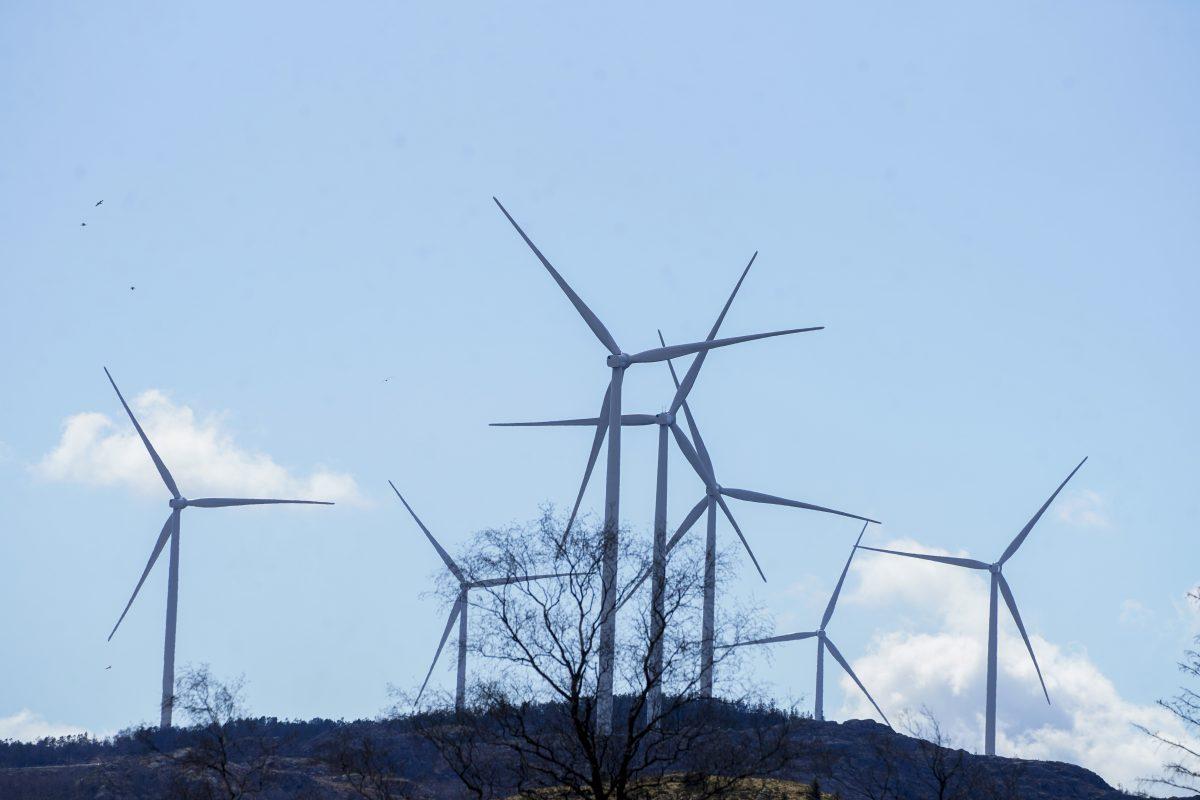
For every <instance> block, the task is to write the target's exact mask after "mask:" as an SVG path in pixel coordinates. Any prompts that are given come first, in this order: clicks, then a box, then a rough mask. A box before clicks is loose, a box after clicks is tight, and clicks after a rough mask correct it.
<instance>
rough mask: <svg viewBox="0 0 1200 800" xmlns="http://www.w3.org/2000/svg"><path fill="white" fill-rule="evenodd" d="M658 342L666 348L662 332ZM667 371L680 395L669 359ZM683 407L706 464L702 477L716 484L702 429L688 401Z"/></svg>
mask: <svg viewBox="0 0 1200 800" xmlns="http://www.w3.org/2000/svg"><path fill="white" fill-rule="evenodd" d="M658 340H659V341H660V342H662V344H663V347H666V345H667V342H666V340H665V339H663V335H662V331H661V330H660V331H659V332H658ZM667 369H669V370H671V380H672V381H674V382H675V393H676V394H678V393H679V391H680V389H681V388H682V387H681V384H680V383H679V376H678V375H676V374H675V365H674V364H672V363H671V359H667ZM682 405H683V414H684V417H685V418H686V419H687V425H688V430H690V431H691V432H692V439H694V440H695V443H696V452H697V454H698V455H699V456H700V460H701V461H702V462H703V464H704V469H705V470H706V471H707V472H708V477H707V478H705V477H704V475H703V474H701V476H700V477H701V478H702V479H703V480H704V482H705V483H706V484H709V485H711V484H713V483H716V480H717V478H716V470H714V469H713V465H712V458H711V457H709V455H708V448H707V447H705V446H704V437H702V436H701V435H700V429H699V428H698V427H696V419H695V417H693V416H692V409H691V407H690V406H688V404H687V402H686V401H685V402H684V403H683V404H682Z"/></svg>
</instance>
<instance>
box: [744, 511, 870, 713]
mask: <svg viewBox="0 0 1200 800" xmlns="http://www.w3.org/2000/svg"><path fill="white" fill-rule="evenodd" d="M867 524H868V523H865V522H864V523H863V531H864V532H865V531H866V530H867ZM862 537H863V535H862V532H860V533H859V534H858V541H856V542H855V543H854V547H853V548H851V550H850V557H849V558H847V559H846V566H845V567H843V568H842V574H841V577H839V578H838V582H837V586H835V587H834V589H833V595H831V596H830V598H829V604H828V605H827V606H825V613H824V614H823V615H822V616H821V627H819V628H817V629H816V630H815V631H802V632H800V633H785V634H783V635H782V636H769V637H767V638H766V639H753V640H751V641H746V642H737V643H735V644H727V645H724V646H725V647H744V646H746V645H751V644H775V643H776V642H798V641H801V640H803V639H814V638H815V639H816V640H817V690H816V693H815V694H814V695H813V719H819V720H823V719H825V649H826V648H829V654H830V655H832V656H833V658H834V660H835V661H837V662H838V664H840V665H841V667H842V669H844V670H845V671H846V674H847V675H849V676H850V679H851V680H853V681H854V683H855V684H857V686H858V688H859V689H861V690H862V693H863V694H864V695H866V697H867V699H868V700H870V701H871V705H873V706H875V710H876V711H878V712H879V716H881V717H883V721H884V722H886V723H887V725H888V727H889V728H890V727H891V725H892V723H890V722H888V718H887V715H886V714H884V713H883V709H881V708H880V707H879V704H878V703H876V702H875V698H874V697H871V693H870V692H868V691H867V687H866V686H863V682H862V681H860V680H859V679H858V676H857V675H855V674H854V670H853V669H851V668H850V663H849V662H848V661H846V659H845V657H844V656H843V655H842V654H841V651H839V650H838V649H837V645H835V644H834V643H833V640H832V639H830V638H829V634H827V633H826V632H825V628H826V627H828V625H829V621H830V620H831V619H833V609H834V607H835V606H837V601H838V595H839V594H841V592H842V584H843V583H845V581H846V573H847V572H848V571H849V570H850V562H851V561H852V560H853V559H854V551H855V550H856V549H857V548H858V543H859V542H861V541H862Z"/></svg>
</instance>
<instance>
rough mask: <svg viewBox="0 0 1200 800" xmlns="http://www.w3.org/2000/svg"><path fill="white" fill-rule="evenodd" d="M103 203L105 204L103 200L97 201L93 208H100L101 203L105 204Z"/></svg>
mask: <svg viewBox="0 0 1200 800" xmlns="http://www.w3.org/2000/svg"><path fill="white" fill-rule="evenodd" d="M103 202H104V201H103V200H97V201H96V205H94V206H92V208H99V207H100V204H101V203H103Z"/></svg>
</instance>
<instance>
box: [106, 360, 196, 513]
mask: <svg viewBox="0 0 1200 800" xmlns="http://www.w3.org/2000/svg"><path fill="white" fill-rule="evenodd" d="M104 374H105V375H107V376H108V382H109V383H111V384H112V387H113V391H115V392H116V393H117V397H118V398H120V400H121V405H123V406H124V407H125V413H126V414H128V415H129V421H130V422H132V423H133V427H134V428H136V429H137V432H138V436H140V437H142V444H144V445H146V452H148V453H149V454H150V460H151V461H153V462H154V466H155V468H157V469H158V474H159V475H160V476H162V480H163V483H165V484H166V485H167V489H168V490H169V491H170V492H171V496H172V497H175V498H178V497H179V487H178V486H176V485H175V479H174V478H172V477H171V472H170V470H168V469H167V465H166V464H164V463H163V460H162V459H161V458H159V457H158V451H157V450H155V449H154V445H152V444H150V439H149V437H148V436H146V432H145V431H144V430H142V426H141V425H140V424H139V423H138V421H137V417H135V416H134V415H133V411H132V410H130V408H129V403H126V402H125V395H123V394H121V390H120V389H118V388H117V382H116V381H114V380H113V376H112V373H110V372H109V371H108V367H105V368H104Z"/></svg>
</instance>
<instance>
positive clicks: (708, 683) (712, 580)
mask: <svg viewBox="0 0 1200 800" xmlns="http://www.w3.org/2000/svg"><path fill="white" fill-rule="evenodd" d="M658 337H659V341H660V342H661V341H663V338H662V331H659V334H658ZM664 346H665V342H664ZM667 366H668V367H669V368H670V370H671V378H672V379H673V380H674V381H675V385H676V386H678V385H679V377H678V376H677V375H676V374H675V365H674V364H672V363H671V361H670V359H668V360H667ZM682 405H683V414H684V418H685V419H686V420H687V424H688V428H689V430H690V431H691V433H692V441H693V442H695V448H693V447H692V446H691V445H690V444H689V443H688V441H687V439H686V437H684V436H683V435H682V433H680V432H679V431H678V429H676V433H677V439H678V441H679V449H680V450H681V451H682V452H683V454H684V455H685V456H686V457H687V459H688V462H689V463H690V464H691V465H692V469H694V470H695V471H696V474H697V475H698V476H700V480H702V481H703V482H704V486H705V495H704V497H702V498H700V501H699V502H698V503H696V505H695V506H693V507H692V510H691V511H690V512H688V515H687V516H686V517H684V520H683V523H682V524H681V525H680V526H679V529H678V530H677V531H675V534H674V535H673V536H672V537H671V540H670V541H669V542H667V552H670V551H671V549H672V548H673V547H674V546H675V544H676V543H677V542H678V541H679V540H680V539H682V538H683V536H684V534H686V533H687V532H688V531H689V530H690V529H691V527H692V526H693V525H695V524H696V522H697V520H699V519H700V515H701V514H703V513H705V511H707V513H708V531H707V538H706V540H705V545H704V612H703V623H702V625H703V627H702V632H701V640H700V693H701V694H702V695H703V696H705V697H711V696H712V692H713V660H714V656H715V653H714V646H715V642H714V629H715V627H716V606H717V600H716V597H717V507H718V506H720V508H721V511H722V512H723V513H724V514H725V518H726V519H728V520H729V524H730V525H732V526H733V530H734V532H735V533H737V535H738V539H740V540H741V542H742V546H743V547H744V548H746V552H747V553H748V554H749V556H750V560H751V561H753V562H754V568H755V569H757V570H758V575H759V577H761V578H762V579H763V581H764V582H765V581H766V580H767V576H766V575H765V574H764V573H763V570H762V567H761V566H760V565H759V563H758V559H757V558H756V557H755V556H754V551H753V550H751V549H750V543H749V542H748V541H746V537H745V535H744V534H743V533H742V529H741V526H739V525H738V524H737V520H735V519H734V518H733V512H732V511H730V510H729V504H728V503H726V502H725V498H726V497H732V498H734V499H736V500H745V501H747V502H751V503H765V504H767V505H776V506H789V507H791V508H801V509H806V510H808V511H821V512H824V513H826V514H836V515H837V516H839V517H849V518H850V519H857V520H859V521H861V522H875V523H877V524H878V520H873V519H869V518H867V517H861V516H859V515H858V514H851V513H849V512H846V511H838V510H836V509H833V508H826V507H825V506H818V505H814V504H812V503H805V502H803V501H800V500H789V499H787V498H784V497H776V496H775V495H770V494H763V493H762V492H755V491H750V490H749V489H731V488H729V487H726V486H721V485H720V484H719V483H717V477H716V473H715V472H714V470H713V463H712V458H711V457H710V456H709V454H708V448H706V447H705V446H704V439H703V438H702V437H701V436H700V429H699V428H698V427H696V419H695V417H693V416H692V411H691V409H690V408H689V407H688V404H687V403H686V402H684V403H683V404H682Z"/></svg>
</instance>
